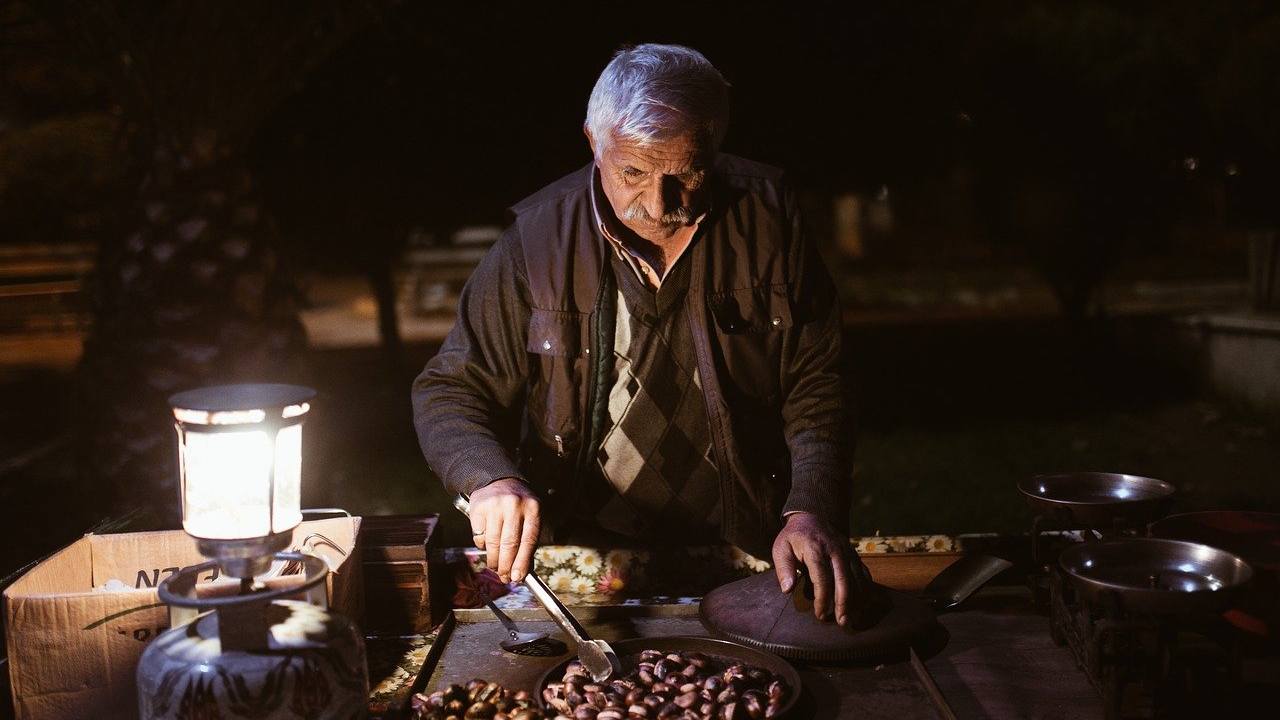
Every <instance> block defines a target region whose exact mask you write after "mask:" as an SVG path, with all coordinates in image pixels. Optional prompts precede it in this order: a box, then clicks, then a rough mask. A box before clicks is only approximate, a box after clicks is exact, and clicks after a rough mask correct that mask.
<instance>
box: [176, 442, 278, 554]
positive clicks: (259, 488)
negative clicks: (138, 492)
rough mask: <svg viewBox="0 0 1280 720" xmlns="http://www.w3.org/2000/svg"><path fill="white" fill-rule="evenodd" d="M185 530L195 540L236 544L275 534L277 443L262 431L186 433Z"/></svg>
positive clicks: (183, 523) (184, 457)
mask: <svg viewBox="0 0 1280 720" xmlns="http://www.w3.org/2000/svg"><path fill="white" fill-rule="evenodd" d="M183 440H184V448H183V459H184V461H185V465H186V477H185V494H184V497H183V501H184V503H185V504H184V508H183V510H184V512H183V520H182V527H183V529H184V530H186V531H187V532H188V533H190V534H191V535H192V536H194V537H198V538H207V539H210V540H236V539H245V538H255V537H263V536H265V535H269V534H270V533H271V526H270V524H271V519H270V515H269V513H268V507H269V500H270V498H269V492H270V486H269V483H268V473H269V472H270V470H271V463H272V459H273V458H272V455H273V453H272V448H271V445H272V443H271V440H270V438H268V437H267V433H266V432H264V431H262V430H244V431H233V432H220V433H203V432H198V431H196V432H191V431H188V432H186V433H184V434H183Z"/></svg>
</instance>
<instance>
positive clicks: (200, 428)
mask: <svg viewBox="0 0 1280 720" xmlns="http://www.w3.org/2000/svg"><path fill="white" fill-rule="evenodd" d="M312 395H314V392H313V391H311V390H310V389H308V388H301V387H296V386H292V385H228V386H222V387H210V388H201V389H199V390H192V391H190V392H186V393H180V394H178V395H175V396H173V397H172V398H170V403H171V404H172V405H173V416H174V419H175V420H177V423H176V429H177V431H178V457H179V465H180V469H181V473H182V527H183V529H185V530H186V531H187V533H188V534H190V535H191V536H193V537H195V538H197V539H199V540H207V541H253V540H256V539H260V538H268V537H270V536H278V535H280V534H282V533H288V532H289V531H290V530H292V529H293V528H294V527H296V526H297V525H298V523H300V522H302V511H301V508H300V506H301V498H302V488H301V484H302V423H303V421H304V420H305V419H306V414H307V412H308V411H309V410H310V409H311V405H310V403H308V402H306V401H307V400H310V399H311V397H312ZM210 547H212V546H210Z"/></svg>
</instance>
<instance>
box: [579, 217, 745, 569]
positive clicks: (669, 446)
mask: <svg viewBox="0 0 1280 720" xmlns="http://www.w3.org/2000/svg"><path fill="white" fill-rule="evenodd" d="M695 242H696V241H695ZM612 265H613V271H614V275H615V277H616V278H617V284H618V302H617V322H616V323H615V326H614V327H615V330H614V348H613V352H614V364H613V367H614V371H613V377H612V381H613V382H612V385H611V391H610V393H609V404H608V421H607V425H606V428H605V431H604V433H603V434H602V440H601V443H600V446H599V448H598V450H597V453H596V461H597V463H596V465H597V467H598V469H599V473H600V478H601V479H602V480H603V482H595V483H589V486H590V487H589V489H588V491H587V493H586V501H587V503H588V504H589V509H590V511H591V512H592V513H594V517H595V522H596V523H597V524H598V525H599V526H600V527H601V528H604V529H607V530H610V531H612V532H615V533H618V534H620V535H623V536H626V537H629V538H633V539H636V540H642V541H645V542H646V543H657V544H662V543H664V541H665V542H666V543H674V544H687V543H689V542H690V541H701V540H706V541H713V540H714V538H716V537H717V534H718V522H719V518H720V479H719V473H717V471H716V466H715V464H714V461H713V460H712V457H711V432H710V430H709V427H708V424H707V408H706V401H705V399H704V398H703V395H702V387H701V385H700V383H699V379H698V370H697V367H696V359H695V355H694V345H693V337H692V334H691V331H690V327H689V321H688V317H687V316H686V314H685V308H686V305H685V302H684V296H685V292H686V291H687V290H688V287H689V272H690V269H689V261H688V253H685V254H684V255H683V256H682V257H681V258H680V259H679V260H678V261H677V262H676V265H675V266H674V267H672V268H671V270H670V272H669V273H668V275H667V278H666V279H665V280H664V281H663V283H662V285H661V287H660V288H659V289H657V290H653V289H651V288H649V287H648V286H646V285H645V284H644V283H643V282H642V281H641V280H640V278H639V276H638V275H637V274H636V273H635V272H634V271H633V269H632V267H631V266H630V264H629V263H627V262H626V261H625V260H624V259H623V258H621V257H619V256H618V255H613V257H612Z"/></svg>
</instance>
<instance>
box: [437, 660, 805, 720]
mask: <svg viewBox="0 0 1280 720" xmlns="http://www.w3.org/2000/svg"><path fill="white" fill-rule="evenodd" d="M790 695H791V688H790V687H789V686H788V685H787V682H786V680H784V679H783V678H782V677H780V676H778V675H775V674H773V673H771V672H769V671H768V670H765V669H764V668H758V667H752V666H750V665H743V664H741V663H734V664H726V663H724V662H722V661H720V660H717V659H715V658H711V657H708V656H706V655H703V654H702V653H699V652H690V653H676V652H671V653H662V652H659V651H657V650H645V651H644V652H642V653H640V658H639V662H638V663H637V664H636V666H635V669H633V670H632V671H631V672H629V673H627V674H626V675H624V676H622V677H620V678H616V679H614V680H609V681H606V682H603V683H597V682H594V681H593V680H592V679H591V676H590V675H589V674H588V673H587V671H586V668H584V667H583V666H582V663H579V662H577V661H574V662H571V663H569V665H568V666H567V667H566V668H565V672H564V677H563V678H562V679H561V680H559V681H557V682H551V683H548V684H547V687H546V688H544V689H543V691H542V698H543V700H544V701H545V703H546V705H547V707H548V708H550V709H548V710H543V709H541V708H539V707H538V703H537V702H536V701H535V699H534V696H533V695H532V694H530V693H529V692H528V691H526V690H511V689H509V688H504V687H502V686H501V685H499V684H497V683H492V682H487V681H485V680H479V679H476V680H472V681H471V682H469V683H467V684H466V685H465V686H463V685H450V686H449V687H447V688H445V689H444V690H437V691H435V692H433V693H431V694H430V695H425V694H423V693H418V694H417V695H414V696H413V701H412V708H413V718H414V720H758V719H759V718H772V717H774V716H776V715H778V714H779V713H780V712H781V711H782V708H783V707H784V706H785V705H786V703H787V701H788V700H789V699H790Z"/></svg>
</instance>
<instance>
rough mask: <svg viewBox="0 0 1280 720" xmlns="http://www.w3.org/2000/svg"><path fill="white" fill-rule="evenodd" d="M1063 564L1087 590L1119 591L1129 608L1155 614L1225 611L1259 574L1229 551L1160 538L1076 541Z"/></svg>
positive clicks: (1096, 592) (1097, 592)
mask: <svg viewBox="0 0 1280 720" xmlns="http://www.w3.org/2000/svg"><path fill="white" fill-rule="evenodd" d="M1058 563H1059V565H1060V566H1061V567H1062V570H1063V571H1064V572H1066V573H1067V575H1068V576H1069V577H1070V578H1071V580H1072V581H1073V582H1074V584H1075V586H1076V588H1077V590H1079V591H1080V592H1081V593H1083V594H1084V595H1086V596H1089V597H1093V598H1097V597H1099V596H1102V595H1105V594H1109V593H1114V594H1115V596H1116V597H1118V598H1119V600H1120V602H1121V604H1122V606H1123V608H1124V609H1127V610H1143V611H1148V612H1153V613H1172V614H1177V613H1195V612H1219V611H1222V610H1224V609H1226V608H1227V607H1228V606H1229V605H1230V604H1231V603H1232V601H1233V600H1234V599H1235V597H1236V595H1237V593H1238V591H1239V590H1240V588H1241V587H1242V586H1243V585H1244V584H1245V583H1247V582H1249V580H1250V579H1251V578H1252V577H1253V569H1252V568H1250V567H1249V564H1248V563H1246V562H1245V561H1244V560H1242V559H1241V558H1240V557H1238V556H1236V555H1232V554H1231V553H1229V552H1226V551H1225V550H1219V549H1217V548H1212V547H1209V546H1208V545H1200V544H1198V543H1190V542H1182V541H1180V540H1161V539H1155V538H1125V539H1119V540H1106V541H1102V542H1087V543H1081V544H1079V545H1073V546H1072V547H1070V548H1068V549H1066V550H1064V551H1063V552H1062V555H1061V556H1060V557H1059V558H1058Z"/></svg>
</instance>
